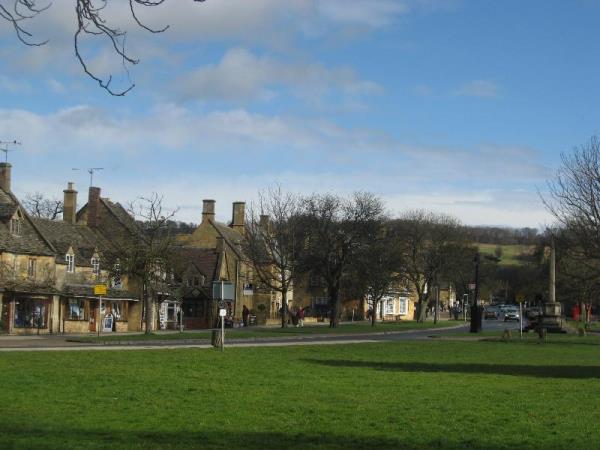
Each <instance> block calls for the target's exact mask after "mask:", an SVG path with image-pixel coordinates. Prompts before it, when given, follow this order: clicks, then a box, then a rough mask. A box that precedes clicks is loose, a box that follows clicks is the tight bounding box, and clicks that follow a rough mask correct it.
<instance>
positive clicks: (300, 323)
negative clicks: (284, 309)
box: [296, 308, 304, 327]
mask: <svg viewBox="0 0 600 450" xmlns="http://www.w3.org/2000/svg"><path fill="white" fill-rule="evenodd" d="M296 315H297V316H298V326H299V327H303V326H304V308H300V309H299V310H298V312H297V313H296Z"/></svg>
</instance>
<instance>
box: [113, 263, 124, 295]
mask: <svg viewBox="0 0 600 450" xmlns="http://www.w3.org/2000/svg"><path fill="white" fill-rule="evenodd" d="M113 268H114V276H113V278H112V287H113V288H114V289H121V288H122V287H123V284H122V282H121V265H120V264H119V263H116V264H115V265H114V266H113Z"/></svg>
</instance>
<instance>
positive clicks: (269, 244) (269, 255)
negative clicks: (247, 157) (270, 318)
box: [244, 186, 302, 328]
mask: <svg viewBox="0 0 600 450" xmlns="http://www.w3.org/2000/svg"><path fill="white" fill-rule="evenodd" d="M299 217H300V200H299V198H298V197H297V196H296V195H294V194H291V193H288V192H283V191H282V190H281V187H280V186H277V187H272V188H269V189H267V190H265V191H263V192H260V193H259V198H258V204H256V205H254V204H253V205H251V207H250V209H249V212H248V218H247V226H246V233H245V237H244V254H245V256H246V257H247V258H248V259H249V260H250V264H251V265H252V266H253V268H254V272H255V274H256V276H257V277H258V279H259V280H260V282H261V283H262V284H263V285H265V286H266V287H268V288H269V289H272V290H273V291H276V292H279V293H281V311H282V314H281V327H282V328H284V327H285V326H286V324H287V312H288V293H289V291H290V289H292V287H293V283H294V280H295V278H296V273H297V266H298V263H297V261H298V259H297V258H298V252H299V250H300V247H301V246H300V245H299V244H301V243H302V239H301V236H300V232H301V227H300V226H299Z"/></svg>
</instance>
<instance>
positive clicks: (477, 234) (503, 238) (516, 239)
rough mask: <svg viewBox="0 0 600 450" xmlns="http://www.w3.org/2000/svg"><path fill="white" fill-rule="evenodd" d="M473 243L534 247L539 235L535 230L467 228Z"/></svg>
mask: <svg viewBox="0 0 600 450" xmlns="http://www.w3.org/2000/svg"><path fill="white" fill-rule="evenodd" d="M466 228H467V232H468V233H469V236H470V238H471V241H473V242H479V243H481V244H496V245H536V244H537V242H538V240H539V238H540V234H539V232H538V230H537V229H536V228H508V227H506V228H503V227H473V226H468V227H466Z"/></svg>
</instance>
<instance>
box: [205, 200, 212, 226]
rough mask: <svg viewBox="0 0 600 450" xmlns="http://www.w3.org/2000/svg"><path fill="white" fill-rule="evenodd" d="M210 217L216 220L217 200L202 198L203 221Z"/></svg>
mask: <svg viewBox="0 0 600 450" xmlns="http://www.w3.org/2000/svg"><path fill="white" fill-rule="evenodd" d="M209 219H210V220H215V201H214V200H202V223H204V222H206V221H207V220H209Z"/></svg>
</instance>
